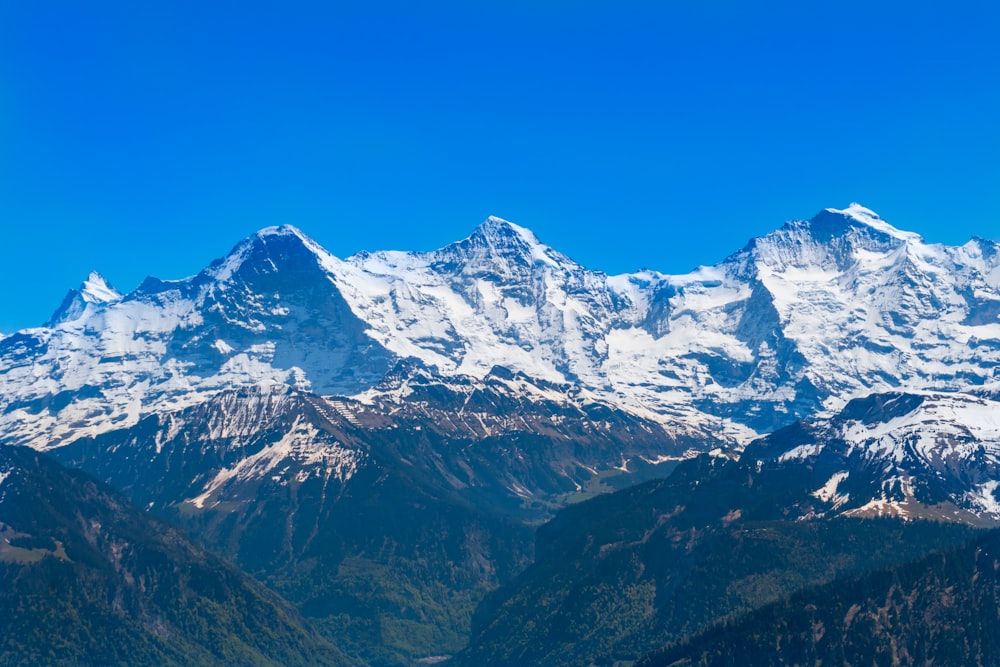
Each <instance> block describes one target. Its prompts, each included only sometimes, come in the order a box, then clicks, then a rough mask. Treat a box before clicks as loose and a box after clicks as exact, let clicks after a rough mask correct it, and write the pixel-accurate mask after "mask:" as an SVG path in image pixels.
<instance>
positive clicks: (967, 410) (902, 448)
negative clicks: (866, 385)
mask: <svg viewBox="0 0 1000 667" xmlns="http://www.w3.org/2000/svg"><path fill="white" fill-rule="evenodd" d="M743 456H744V459H747V460H754V459H756V460H758V461H760V462H761V465H768V466H774V465H777V466H779V467H784V468H786V469H799V471H800V472H799V475H798V476H800V477H801V476H803V475H809V476H812V477H815V478H816V480H817V483H816V484H815V486H816V488H815V490H813V492H812V494H811V495H812V497H813V499H815V500H818V501H820V502H821V503H822V506H821V507H820V508H818V510H819V512H820V513H823V514H841V515H845V516H900V517H904V518H909V517H933V518H938V519H951V520H954V519H956V518H957V519H962V520H967V519H969V518H970V517H972V516H975V517H985V518H988V519H990V520H993V521H996V520H1000V495H998V493H997V491H998V489H1000V403H998V402H996V401H995V400H993V399H991V398H988V397H984V396H979V395H974V394H968V393H949V394H941V393H901V392H892V393H886V394H872V395H870V396H866V397H864V398H858V399H854V400H852V401H850V402H849V403H848V404H847V405H846V406H845V407H844V409H843V410H841V411H840V412H838V413H837V414H836V415H834V416H833V417H831V418H827V419H819V420H811V421H805V422H801V423H798V424H794V425H792V426H789V427H786V428H784V429H781V430H779V431H776V432H775V433H773V434H771V435H769V436H767V437H766V438H763V439H762V440H760V441H757V442H754V443H753V444H751V445H750V446H749V447H748V448H747V449H746V451H745V452H744V454H743ZM805 471H808V472H805Z"/></svg>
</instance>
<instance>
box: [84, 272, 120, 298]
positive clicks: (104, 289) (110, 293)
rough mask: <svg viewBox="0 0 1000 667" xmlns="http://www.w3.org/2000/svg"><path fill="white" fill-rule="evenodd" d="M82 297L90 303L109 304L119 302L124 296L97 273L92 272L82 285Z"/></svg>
mask: <svg viewBox="0 0 1000 667" xmlns="http://www.w3.org/2000/svg"><path fill="white" fill-rule="evenodd" d="M78 291H79V292H80V296H81V297H82V298H83V300H84V301H86V302H88V303H108V302H110V301H117V300H118V299H120V298H122V295H121V294H120V293H119V292H118V290H116V289H115V288H114V287H112V286H111V284H110V283H108V281H107V280H105V278H104V276H102V275H101V274H100V273H98V272H97V271H91V272H90V275H89V276H87V279H86V280H85V281H83V284H82V285H80V289H79V290H78Z"/></svg>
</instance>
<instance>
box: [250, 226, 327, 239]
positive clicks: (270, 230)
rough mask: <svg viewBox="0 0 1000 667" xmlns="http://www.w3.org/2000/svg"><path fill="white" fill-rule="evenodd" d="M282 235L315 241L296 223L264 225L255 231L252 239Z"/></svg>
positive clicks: (279, 236)
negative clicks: (295, 224)
mask: <svg viewBox="0 0 1000 667" xmlns="http://www.w3.org/2000/svg"><path fill="white" fill-rule="evenodd" d="M281 237H292V238H298V239H299V240H300V241H302V242H304V243H315V241H313V240H312V239H311V238H309V237H308V236H306V235H305V233H304V232H303V231H302V230H301V229H299V228H298V227H296V226H294V225H273V226H271V227H264V228H263V229H261V230H259V231H257V232H255V233H254V234H252V235H251V236H250V238H251V239H268V238H281Z"/></svg>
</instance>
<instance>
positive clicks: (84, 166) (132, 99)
mask: <svg viewBox="0 0 1000 667" xmlns="http://www.w3.org/2000/svg"><path fill="white" fill-rule="evenodd" d="M996 4H997V3H994V2H985V1H983V2H971V1H963V0H958V1H957V2H950V3H941V2H919V1H918V2H882V3H880V2H877V1H874V2H872V1H869V2H853V1H851V0H846V1H839V2H794V3H793V2H753V3H751V2H728V1H725V0H697V1H695V0H692V1H690V2H685V1H679V2H655V3H653V2H650V3H629V2H616V3H611V2H544V1H537V2H528V1H521V0H513V1H510V0H508V1H506V2H454V3H447V2H434V0H428V1H427V2H398V3H393V2H378V1H377V0H376V1H373V2H351V3H347V2H288V1H282V2H278V1H275V2H253V1H241V2H203V1H197V2H187V1H184V0H180V1H178V0H171V1H169V2H159V1H157V0H142V1H141V2H133V1H131V0H127V1H126V0H121V1H119V2H102V1H101V0H94V1H92V2H86V3H81V2H48V1H46V0H31V1H30V2H25V1H20V0H0V331H6V332H9V331H12V330H15V329H17V328H22V327H27V326H34V325H38V324H41V323H42V322H43V321H44V320H45V319H46V318H47V317H48V316H49V314H50V313H51V312H52V311H53V310H54V309H55V308H56V307H57V306H58V305H59V302H60V300H61V299H62V297H63V295H64V294H65V292H66V290H67V289H69V288H71V287H75V286H77V285H78V284H79V283H80V282H81V281H82V280H83V279H84V278H85V277H86V275H87V273H88V272H89V271H91V270H93V269H96V270H99V271H100V272H101V273H103V274H104V275H105V276H106V277H107V278H108V279H109V280H110V281H111V283H112V284H114V285H115V286H116V287H118V288H119V289H120V290H122V291H128V290H131V289H133V288H135V286H136V285H138V283H139V282H141V280H142V279H143V278H144V277H145V276H146V275H156V276H158V277H161V278H181V277H184V276H187V275H190V274H193V273H195V272H197V271H198V270H199V269H200V268H202V267H203V266H204V265H205V264H206V263H208V262H209V261H210V260H211V259H213V258H215V257H218V256H221V255H224V254H225V253H226V252H228V250H229V249H230V248H231V247H232V246H233V245H234V244H235V243H236V242H238V241H239V240H240V239H241V238H243V237H244V236H246V235H248V234H250V233H252V232H253V231H255V230H256V229H258V228H260V227H264V226H267V225H271V224H279V223H292V224H294V225H297V226H298V227H300V228H301V229H302V230H304V231H305V232H306V233H307V234H309V235H311V236H312V237H313V238H315V239H316V240H317V241H319V242H320V243H321V244H322V245H324V246H325V247H326V248H327V249H329V250H330V251H331V252H333V253H334V254H336V255H339V256H347V255H350V254H353V253H354V252H356V251H358V250H362V249H368V250H377V249H387V248H393V249H417V250H428V249H432V248H436V247H439V246H442V245H444V244H446V243H448V242H450V241H453V240H457V239H460V238H463V237H465V236H466V235H468V233H469V232H470V231H471V230H472V229H473V228H474V227H475V226H476V225H477V224H478V223H479V222H481V221H482V220H483V219H484V218H485V217H486V216H487V215H491V214H492V215H499V216H501V217H505V218H507V219H510V220H513V221H515V222H517V223H519V224H521V225H523V226H526V227H529V228H531V229H532V230H534V231H535V233H536V234H537V235H538V236H539V237H540V238H541V239H542V241H544V242H546V243H548V244H549V245H551V246H553V247H555V248H556V249H558V250H561V251H562V252H564V253H566V254H568V255H569V256H571V257H573V258H574V259H576V260H577V261H578V262H580V263H582V264H585V265H587V266H589V267H591V268H595V269H600V270H604V271H607V272H609V273H620V272H625V271H632V270H637V269H639V268H641V267H649V268H655V269H659V270H662V271H667V272H672V273H680V272H684V271H687V270H689V269H691V268H693V267H694V266H695V265H697V264H708V263H714V262H716V261H718V260H720V259H722V258H723V257H724V256H725V255H727V254H729V253H730V252H732V251H734V250H736V249H738V248H740V247H741V246H742V245H744V244H745V243H746V241H747V239H749V238H750V237H752V236H757V235H760V234H763V233H766V232H768V231H770V230H771V229H774V228H776V227H778V226H779V225H780V224H781V223H782V222H783V221H785V220H787V219H791V218H807V217H810V216H812V215H813V214H814V213H816V212H817V211H819V210H820V209H822V208H825V207H828V206H835V207H844V206H847V205H848V204H849V203H850V202H851V201H858V202H861V203H862V204H864V205H866V206H868V207H870V208H872V209H874V210H876V211H877V212H879V213H880V214H881V215H882V217H883V218H885V219H887V220H888V221H889V222H891V223H893V224H895V225H896V226H898V227H902V228H906V229H911V230H913V231H917V232H919V233H921V234H922V235H923V236H924V237H925V238H926V239H927V240H929V241H939V242H945V243H953V244H958V243H963V242H965V241H966V240H968V238H969V237H970V236H972V235H973V234H977V235H980V236H985V237H988V238H994V239H996V238H1000V166H998V160H1000V129H998V119H1000V38H998V35H1000V18H998V17H1000V14H998V10H997V9H996V8H995V6H996Z"/></svg>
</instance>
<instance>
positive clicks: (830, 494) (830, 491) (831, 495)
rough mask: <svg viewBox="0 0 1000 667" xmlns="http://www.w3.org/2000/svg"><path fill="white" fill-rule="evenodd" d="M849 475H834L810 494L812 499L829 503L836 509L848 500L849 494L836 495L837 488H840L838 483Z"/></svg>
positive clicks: (846, 473)
mask: <svg viewBox="0 0 1000 667" xmlns="http://www.w3.org/2000/svg"><path fill="white" fill-rule="evenodd" d="M849 475H850V473H849V472H847V471H841V472H838V473H834V474H833V476H832V477H830V479H828V480H827V481H826V484H824V485H823V486H822V487H820V488H819V489H816V490H815V491H813V492H812V495H813V497H814V498H818V499H819V500H822V501H823V502H825V503H830V504H832V505H833V509H837V508H838V507H840V506H841V505H843V504H844V503H846V502H847V501H848V500H850V494H847V493H844V494H839V493H837V487H838V486H840V483H841V482H843V481H844V480H845V479H847V478H848V476H849Z"/></svg>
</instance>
